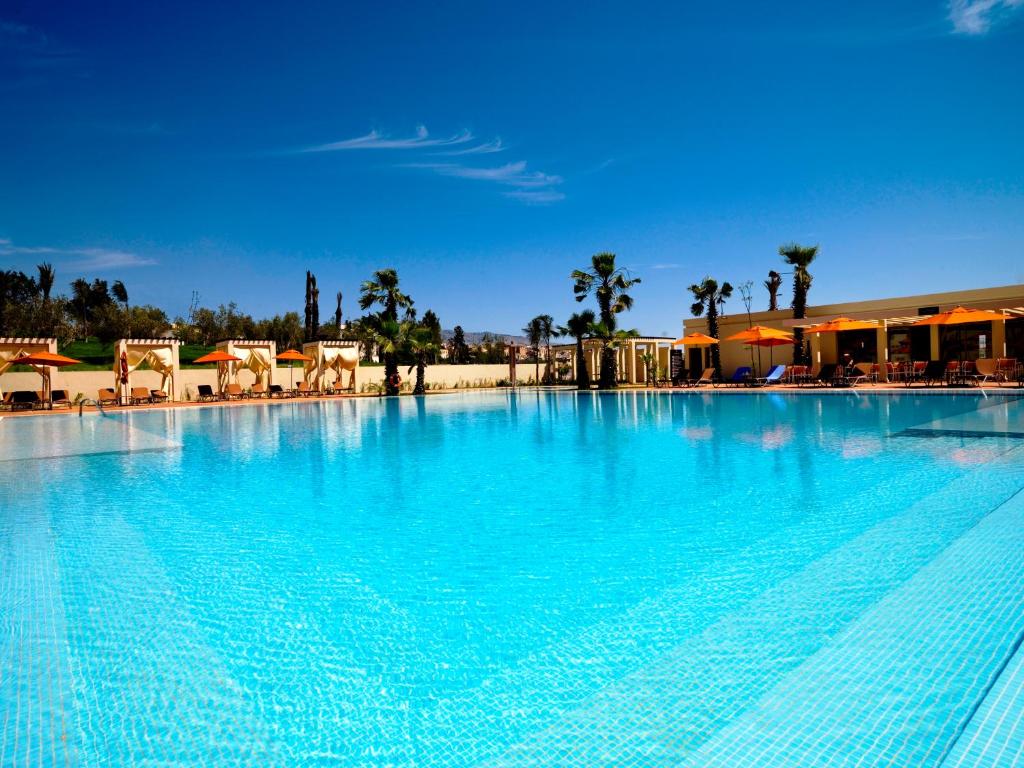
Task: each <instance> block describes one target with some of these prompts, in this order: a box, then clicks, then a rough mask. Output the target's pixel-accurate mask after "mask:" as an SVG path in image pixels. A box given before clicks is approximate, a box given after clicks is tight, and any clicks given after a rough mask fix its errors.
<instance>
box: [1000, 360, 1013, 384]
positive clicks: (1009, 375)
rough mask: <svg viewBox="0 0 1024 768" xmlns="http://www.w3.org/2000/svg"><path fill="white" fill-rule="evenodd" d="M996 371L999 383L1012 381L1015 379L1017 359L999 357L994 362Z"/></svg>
mask: <svg viewBox="0 0 1024 768" xmlns="http://www.w3.org/2000/svg"><path fill="white" fill-rule="evenodd" d="M996 371H997V372H998V374H999V376H1000V379H999V380H1000V381H1013V380H1014V379H1016V378H1017V358H1015V357H1000V358H999V359H998V360H997V361H996Z"/></svg>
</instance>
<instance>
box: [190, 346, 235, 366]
mask: <svg viewBox="0 0 1024 768" xmlns="http://www.w3.org/2000/svg"><path fill="white" fill-rule="evenodd" d="M241 360H242V358H240V357H236V356H235V355H229V354H228V353H227V352H221V351H220V350H219V349H218V350H216V351H214V352H210V353H209V354H207V355H203V356H202V357H197V358H196V359H195V360H193V361H192V362H193V363H238V362H241Z"/></svg>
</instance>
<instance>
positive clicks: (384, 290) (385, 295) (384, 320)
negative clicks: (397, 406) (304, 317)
mask: <svg viewBox="0 0 1024 768" xmlns="http://www.w3.org/2000/svg"><path fill="white" fill-rule="evenodd" d="M360 290H361V295H360V296H359V306H360V308H362V309H369V308H370V307H372V306H373V305H374V304H379V305H380V306H381V307H382V309H381V311H380V312H379V313H378V322H377V326H376V330H377V336H378V337H381V332H382V331H384V330H388V331H395V328H394V327H393V326H398V310H399V309H400V308H402V309H409V308H410V307H412V303H413V302H412V299H411V298H409V297H408V296H406V295H405V294H404V293H402V291H401V290H400V289H399V287H398V273H397V272H396V271H395V270H393V269H380V270H377V271H376V272H374V273H373V279H372V280H366V281H365V282H364V283H363V285H362V288H361V289H360ZM392 324H393V325H392ZM395 332H396V333H397V331H395ZM392 336H394V334H392ZM383 338H385V339H387V338H388V337H387V335H385V336H383ZM398 346H400V345H396V344H393V343H392V344H388V343H385V344H381V343H380V342H379V340H378V347H379V348H380V350H381V354H383V356H384V387H385V391H386V392H387V393H388V394H389V395H397V394H398V389H399V387H398V384H397V382H398Z"/></svg>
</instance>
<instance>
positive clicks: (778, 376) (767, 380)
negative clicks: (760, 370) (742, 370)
mask: <svg viewBox="0 0 1024 768" xmlns="http://www.w3.org/2000/svg"><path fill="white" fill-rule="evenodd" d="M785 375H786V366H784V365H776V366H773V367H772V369H771V370H770V371H768V375H767V376H761V377H760V378H758V379H756V380H755V382H754V384H755V386H758V387H767V386H770V385H772V384H778V383H779V382H780V381H782V377H783V376H785Z"/></svg>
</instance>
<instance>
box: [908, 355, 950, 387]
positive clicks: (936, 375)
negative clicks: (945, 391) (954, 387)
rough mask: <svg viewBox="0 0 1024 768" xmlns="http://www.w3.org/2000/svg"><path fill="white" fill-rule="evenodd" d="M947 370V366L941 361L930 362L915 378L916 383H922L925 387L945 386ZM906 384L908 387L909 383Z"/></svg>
mask: <svg viewBox="0 0 1024 768" xmlns="http://www.w3.org/2000/svg"><path fill="white" fill-rule="evenodd" d="M947 370H948V366H947V365H946V363H944V362H942V361H941V360H930V361H929V362H928V364H927V365H925V367H924V370H923V371H921V373H920V375H919V376H917V378H916V381H920V382H923V383H924V385H925V386H927V387H930V386H932V385H933V384H945V383H946V381H947V380H948V378H947V373H946V372H947ZM907 384H908V386H909V384H910V382H907Z"/></svg>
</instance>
